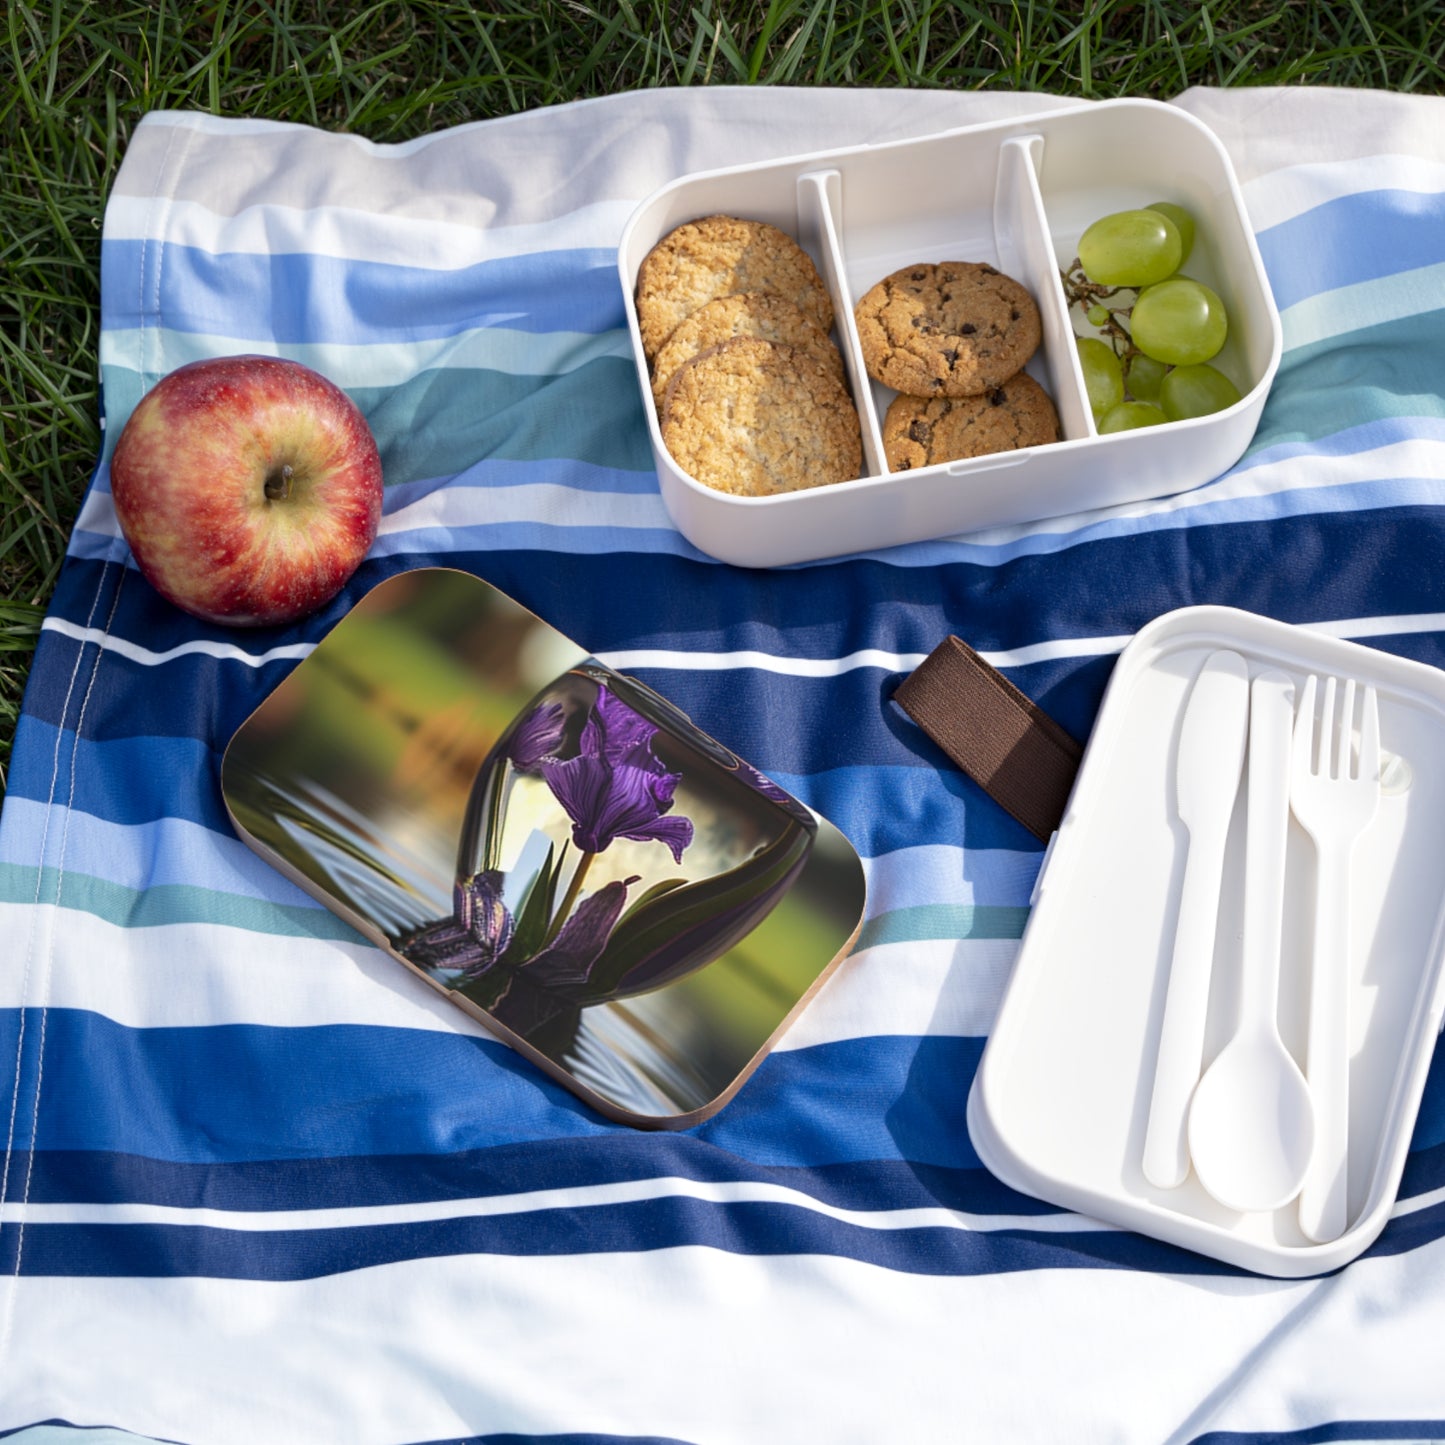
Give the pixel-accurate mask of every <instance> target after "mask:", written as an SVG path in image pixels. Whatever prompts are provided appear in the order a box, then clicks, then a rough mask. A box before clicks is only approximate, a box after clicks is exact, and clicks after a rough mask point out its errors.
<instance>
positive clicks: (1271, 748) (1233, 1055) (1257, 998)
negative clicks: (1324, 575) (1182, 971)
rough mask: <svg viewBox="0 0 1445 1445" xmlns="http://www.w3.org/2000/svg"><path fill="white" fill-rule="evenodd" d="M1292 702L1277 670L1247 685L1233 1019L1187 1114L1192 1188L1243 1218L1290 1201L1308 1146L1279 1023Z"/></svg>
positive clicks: (1299, 1086)
mask: <svg viewBox="0 0 1445 1445" xmlns="http://www.w3.org/2000/svg"><path fill="white" fill-rule="evenodd" d="M1293 703H1294V684H1293V683H1292V682H1291V681H1290V679H1289V678H1288V677H1286V676H1285V675H1284V673H1282V672H1274V671H1268V672H1262V673H1261V674H1260V675H1259V676H1258V677H1256V678H1255V680H1254V682H1253V684H1252V686H1251V688H1250V697H1249V813H1248V817H1247V819H1246V824H1245V865H1246V866H1245V884H1244V940H1243V949H1242V956H1241V968H1240V975H1241V976H1240V989H1239V1013H1238V1017H1237V1019H1236V1022H1235V1029H1234V1033H1233V1036H1232V1037H1231V1038H1230V1040H1229V1042H1228V1043H1226V1044H1225V1046H1224V1048H1223V1049H1221V1050H1220V1053H1219V1056H1218V1057H1217V1058H1216V1059H1215V1060H1214V1062H1213V1063H1212V1064H1211V1065H1210V1066H1209V1068H1208V1070H1206V1072H1205V1074H1204V1077H1203V1078H1202V1079H1200V1081H1199V1086H1198V1087H1197V1088H1196V1089H1195V1091H1194V1099H1193V1101H1192V1103H1191V1104H1190V1107H1189V1152H1190V1155H1191V1157H1192V1158H1193V1160H1194V1172H1195V1173H1196V1174H1197V1175H1198V1176H1199V1182H1200V1183H1201V1184H1203V1185H1204V1187H1205V1188H1206V1189H1207V1190H1208V1191H1209V1192H1210V1194H1212V1195H1213V1196H1214V1197H1215V1198H1216V1199H1217V1200H1218V1201H1219V1202H1220V1203H1221V1204H1223V1205H1225V1206H1226V1207H1227V1208H1229V1209H1237V1210H1240V1211H1244V1212H1248V1211H1254V1210H1261V1211H1263V1210H1272V1209H1278V1208H1280V1207H1281V1206H1282V1205H1285V1204H1288V1203H1289V1201H1290V1200H1291V1199H1293V1198H1294V1197H1295V1195H1296V1194H1298V1193H1299V1190H1300V1185H1301V1184H1302V1183H1303V1182H1304V1177H1305V1171H1306V1170H1307V1169H1308V1168H1309V1162H1310V1152H1311V1150H1312V1149H1313V1148H1314V1134H1315V1121H1314V1106H1313V1104H1312V1102H1311V1100H1310V1091H1309V1086H1308V1085H1307V1084H1306V1083H1305V1079H1304V1075H1303V1074H1302V1073H1301V1072H1300V1070H1299V1066H1298V1065H1297V1064H1296V1063H1295V1061H1294V1059H1293V1057H1291V1055H1290V1052H1289V1050H1288V1049H1287V1048H1285V1046H1284V1041H1283V1040H1282V1039H1281V1038H1280V1036H1279V1024H1278V1020H1277V1017H1276V1015H1277V1010H1278V1005H1279V959H1280V930H1281V925H1282V923H1283V918H1284V859H1285V843H1286V839H1287V836H1288V829H1289V752H1290V734H1291V731H1292V728H1293V724H1294V709H1293Z"/></svg>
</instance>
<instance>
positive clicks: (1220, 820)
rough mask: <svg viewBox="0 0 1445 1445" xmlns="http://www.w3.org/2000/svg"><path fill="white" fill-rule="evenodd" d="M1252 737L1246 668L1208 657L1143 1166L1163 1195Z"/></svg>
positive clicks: (1196, 716)
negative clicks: (1241, 778) (1246, 747)
mask: <svg viewBox="0 0 1445 1445" xmlns="http://www.w3.org/2000/svg"><path fill="white" fill-rule="evenodd" d="M1248 729H1249V665H1248V664H1247V663H1246V662H1245V660H1244V659H1243V658H1242V657H1241V656H1240V655H1239V654H1238V653H1237V652H1214V653H1211V654H1210V655H1209V656H1208V657H1207V658H1206V659H1205V661H1204V666H1203V667H1201V668H1200V669H1199V675H1198V677H1196V678H1195V679H1194V686H1193V687H1192V688H1191V689H1190V692H1189V701H1188V703H1187V704H1186V706H1185V709H1184V721H1183V722H1182V723H1181V724H1180V728H1179V753H1178V757H1177V761H1176V763H1175V769H1174V772H1175V793H1176V796H1177V801H1178V812H1179V818H1180V821H1181V822H1183V824H1184V826H1185V827H1186V828H1187V829H1188V830H1189V852H1188V854H1187V855H1186V858H1185V863H1184V882H1183V885H1182V886H1181V888H1180V890H1179V919H1178V922H1177V923H1176V925H1175V930H1174V957H1173V959H1172V960H1171V962H1170V965H1169V986H1168V989H1167V991H1166V993H1165V995H1164V1018H1163V1021H1162V1023H1161V1024H1160V1027H1159V1054H1158V1058H1157V1060H1156V1062H1155V1065H1154V1094H1153V1097H1152V1099H1151V1100H1150V1104H1149V1127H1148V1129H1147V1130H1146V1132H1145V1135H1144V1158H1143V1167H1144V1177H1145V1178H1146V1179H1147V1180H1148V1181H1149V1182H1150V1183H1151V1184H1157V1185H1158V1186H1159V1187H1160V1188H1161V1189H1173V1188H1175V1187H1177V1186H1178V1185H1180V1184H1183V1183H1184V1181H1185V1179H1186V1178H1187V1177H1188V1175H1189V1144H1188V1139H1187V1138H1186V1135H1185V1125H1186V1123H1187V1121H1188V1118H1189V1096H1190V1095H1191V1094H1192V1093H1193V1092H1194V1086H1195V1085H1196V1084H1197V1083H1198V1082H1199V1064H1200V1061H1201V1059H1202V1058H1203V1056H1204V1021H1205V1017H1206V1015H1207V1014H1208V1011H1209V975H1210V972H1211V970H1212V969H1213V966H1214V934H1215V925H1216V923H1217V921H1218V917H1219V889H1220V883H1221V880H1222V878H1223V876H1224V840H1225V837H1226V835H1227V834H1228V832H1229V819H1230V815H1231V814H1232V813H1233V812H1234V799H1235V796H1236V794H1237V793H1238V792H1239V774H1240V770H1241V768H1242V767H1243V766H1244V745H1245V740H1246V738H1247V737H1248Z"/></svg>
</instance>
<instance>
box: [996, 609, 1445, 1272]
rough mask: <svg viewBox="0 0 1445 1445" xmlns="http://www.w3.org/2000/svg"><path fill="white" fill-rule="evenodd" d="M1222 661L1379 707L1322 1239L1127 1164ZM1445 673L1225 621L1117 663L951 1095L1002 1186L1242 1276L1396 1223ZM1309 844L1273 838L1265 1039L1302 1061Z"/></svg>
mask: <svg viewBox="0 0 1445 1445" xmlns="http://www.w3.org/2000/svg"><path fill="white" fill-rule="evenodd" d="M1220 648H1227V649H1230V650H1232V651H1235V652H1238V653H1239V654H1241V655H1242V656H1243V657H1244V658H1245V659H1246V661H1247V662H1248V664H1249V667H1250V671H1251V674H1253V675H1258V674H1259V673H1261V672H1263V671H1266V670H1268V669H1272V668H1277V669H1279V670H1281V671H1283V672H1284V673H1286V674H1287V675H1288V676H1289V677H1290V678H1291V679H1292V680H1293V681H1294V683H1295V685H1296V694H1297V695H1298V693H1299V691H1300V689H1301V688H1302V685H1303V681H1304V679H1305V678H1306V677H1307V676H1309V675H1310V674H1311V673H1317V674H1321V675H1334V676H1337V677H1341V678H1351V677H1353V678H1354V679H1356V681H1357V682H1359V683H1364V684H1369V685H1372V686H1374V687H1375V688H1376V689H1377V692H1378V695H1379V716H1380V737H1381V744H1382V746H1383V748H1384V749H1385V750H1386V751H1387V752H1388V753H1389V754H1390V755H1392V756H1394V757H1396V758H1398V759H1399V760H1400V762H1401V764H1402V766H1401V768H1400V769H1399V771H1400V773H1401V775H1402V776H1403V777H1405V778H1406V779H1407V780H1408V786H1405V787H1402V788H1400V789H1398V790H1394V791H1392V790H1391V789H1389V788H1387V789H1386V790H1385V793H1384V796H1382V797H1381V799H1380V805H1379V809H1378V811H1377V813H1376V815H1375V817H1374V820H1373V822H1372V823H1371V824H1370V826H1369V830H1368V833H1367V835H1365V836H1364V837H1363V838H1362V839H1361V843H1360V846H1359V847H1358V848H1357V849H1356V850H1355V855H1354V867H1353V871H1352V876H1351V902H1352V914H1351V926H1350V938H1349V940H1348V944H1349V947H1348V950H1347V952H1348V977H1347V980H1346V987H1347V989H1348V992H1349V1016H1350V1020H1351V1026H1350V1027H1351V1033H1350V1053H1351V1059H1350V1122H1349V1179H1348V1209H1347V1218H1348V1224H1347V1226H1346V1229H1345V1231H1344V1233H1342V1234H1341V1235H1340V1236H1339V1237H1338V1238H1336V1239H1333V1240H1331V1241H1329V1242H1327V1243H1315V1242H1314V1241H1312V1240H1311V1239H1310V1238H1309V1237H1308V1236H1307V1235H1306V1234H1305V1233H1304V1231H1303V1230H1302V1229H1301V1227H1300V1224H1299V1217H1298V1208H1297V1204H1296V1203H1295V1202H1291V1203H1289V1204H1286V1205H1284V1206H1282V1207H1281V1208H1279V1209H1277V1210H1273V1211H1266V1212H1259V1213H1238V1212H1234V1211H1231V1210H1229V1209H1227V1208H1226V1207H1225V1206H1223V1205H1221V1204H1220V1203H1218V1201H1216V1200H1214V1199H1212V1198H1211V1197H1210V1196H1209V1195H1208V1193H1207V1192H1206V1191H1205V1190H1204V1188H1203V1187H1202V1185H1201V1184H1200V1183H1199V1181H1198V1179H1197V1177H1196V1176H1195V1175H1194V1174H1192V1173H1191V1174H1190V1175H1189V1176H1188V1177H1187V1178H1186V1179H1185V1181H1184V1182H1183V1183H1182V1184H1180V1185H1178V1186H1177V1187H1172V1188H1170V1187H1160V1186H1158V1185H1156V1184H1153V1183H1151V1182H1150V1181H1149V1180H1148V1179H1147V1178H1146V1177H1145V1174H1144V1171H1143V1147H1144V1139H1145V1134H1146V1129H1147V1119H1148V1112H1149V1105H1150V1098H1151V1094H1152V1088H1153V1080H1154V1075H1155V1066H1156V1062H1157V1054H1158V1047H1159V1036H1160V1030H1161V1023H1162V1016H1163V1011H1164V999H1165V996H1166V992H1167V983H1168V968H1169V964H1170V956H1171V948H1170V940H1171V939H1172V937H1173V931H1174V927H1175V924H1176V922H1177V912H1178V907H1179V895H1180V889H1181V886H1182V878H1183V871H1184V862H1185V857H1186V851H1187V842H1188V839H1187V831H1186V830H1185V828H1184V827H1183V824H1182V823H1181V821H1180V820H1179V818H1178V816H1177V811H1176V807H1175V791H1174V790H1175V783H1174V768H1175V764H1176V759H1177V750H1178V746H1179V733H1180V723H1181V719H1182V716H1183V712H1184V707H1185V703H1186V700H1187V697H1188V692H1189V687H1190V685H1191V683H1192V681H1193V679H1194V678H1195V676H1196V675H1197V674H1198V672H1199V669H1200V667H1201V666H1202V665H1203V661H1204V659H1205V658H1206V657H1207V656H1208V655H1209V654H1210V653H1212V652H1213V651H1215V650H1216V649H1220ZM1442 759H1445V672H1441V671H1439V670H1438V669H1435V668H1432V667H1427V666H1425V665H1424V664H1422V663H1418V662H1413V661H1410V660H1408V659H1405V658H1400V657H1394V656H1391V655H1390V654H1388V653H1384V652H1380V651H1377V650H1376V649H1374V648H1369V647H1363V646H1360V645H1359V644H1357V643H1352V642H1346V641H1343V640H1341V639H1338V638H1332V637H1327V636H1325V635H1323V634H1321V633H1317V632H1313V631H1310V630H1308V629H1305V628H1299V627H1292V626H1290V625H1288V624H1285V623H1281V622H1275V621H1272V620H1270V619H1267V618H1263V617H1258V616H1255V615H1254V614H1252V613H1247V612H1241V611H1237V610H1234V609H1231V608H1222V607H1194V608H1184V609H1180V610H1178V611H1175V612H1171V613H1167V614H1165V615H1164V616H1163V617H1160V618H1158V619H1156V620H1155V621H1154V622H1152V623H1150V624H1149V625H1148V626H1147V627H1145V628H1144V629H1143V630H1142V631H1141V632H1140V633H1139V634H1138V635H1137V636H1136V637H1135V639H1134V640H1133V641H1132V642H1131V643H1130V644H1129V646H1128V647H1127V648H1125V650H1124V652H1123V653H1122V654H1121V655H1120V658H1119V661H1118V663H1117V664H1116V666H1115V669H1114V672H1113V674H1112V676H1111V679H1110V682H1109V687H1108V690H1107V692H1106V693H1105V697H1104V702H1103V706H1102V708H1101V710H1100V713H1099V717H1098V720H1097V722H1096V723H1095V726H1094V729H1093V732H1092V733H1091V735H1090V738H1089V743H1088V747H1087V749H1086V751H1085V755H1084V760H1083V764H1082V766H1081V768H1080V771H1079V775H1078V778H1077V780H1076V782H1075V785H1074V789H1073V793H1072V795H1071V797H1070V800H1069V805H1068V808H1067V810H1066V812H1065V815H1064V818H1063V820H1062V822H1061V824H1060V827H1059V831H1058V833H1057V835H1056V838H1055V841H1054V844H1053V847H1052V849H1051V851H1050V854H1049V856H1048V860H1047V863H1046V867H1045V871H1044V874H1043V875H1042V876H1041V878H1040V880H1039V884H1038V888H1037V892H1036V902H1035V905H1034V908H1033V912H1032V913H1031V915H1030V918H1029V922H1028V926H1027V928H1026V929H1025V932H1024V937H1023V941H1022V943H1021V945H1020V949H1019V955H1018V959H1017V961H1016V963H1015V965H1014V971H1013V974H1012V976H1011V978H1010V981H1009V984H1008V987H1007V989H1006V990H1005V994H1004V998H1003V1001H1002V1005H1001V1007H1000V1010H999V1014H998V1018H997V1020H996V1022H995V1025H994V1028H993V1031H992V1033H991V1034H990V1036H989V1039H988V1042H987V1044H986V1046H985V1048H984V1053H983V1057H982V1060H981V1061H980V1065H979V1070H978V1073H977V1076H976V1077H975V1080H974V1084H973V1088H972V1092H971V1093H970V1096H969V1100H968V1127H969V1133H970V1137H971V1138H972V1141H973V1144H974V1147H975V1149H976V1150H977V1151H978V1154H979V1157H980V1158H981V1159H982V1160H983V1163H984V1164H985V1166H986V1167H987V1168H988V1169H989V1170H990V1171H991V1172H993V1173H994V1174H995V1175H997V1176H998V1177H999V1178H1000V1179H1002V1180H1003V1181H1004V1182H1005V1183H1007V1184H1009V1185H1011V1186H1012V1187H1013V1188H1016V1189H1019V1190H1021V1191H1022V1192H1024V1193H1027V1194H1032V1195H1035V1196H1037V1197H1038V1198H1041V1199H1045V1200H1048V1201H1050V1202H1051V1203H1054V1204H1058V1205H1060V1206H1062V1207H1064V1208H1068V1209H1073V1210H1077V1211H1079V1212H1080V1213H1083V1214H1088V1215H1091V1216H1093V1217H1094V1218H1097V1219H1101V1220H1103V1221H1105V1222H1107V1223H1111V1224H1114V1225H1117V1226H1120V1227H1123V1228H1128V1229H1132V1230H1135V1231H1137V1232H1138V1233H1141V1234H1145V1235H1149V1236H1151V1237H1154V1238H1157V1239H1162V1240H1165V1241H1167V1242H1169V1243H1171V1244H1177V1245H1182V1246H1183V1247H1185V1248H1187V1249H1191V1250H1194V1251H1196V1252H1197V1253H1199V1254H1203V1255H1208V1256H1210V1257H1212V1258H1216V1259H1220V1260H1222V1261H1224V1262H1226V1263H1228V1264H1233V1265H1237V1266H1239V1267H1241V1268H1243V1269H1248V1270H1252V1271H1254V1272H1256V1273H1259V1274H1265V1275H1273V1276H1277V1277H1281V1278H1303V1277H1307V1276H1310V1275H1315V1274H1322V1273H1325V1272H1328V1271H1330V1270H1333V1269H1337V1268H1339V1267H1340V1266H1341V1265H1344V1264H1347V1263H1348V1262H1349V1261H1350V1260H1352V1259H1354V1258H1355V1257H1356V1256H1357V1255H1359V1254H1360V1253H1361V1252H1362V1251H1363V1250H1365V1249H1367V1248H1368V1247H1369V1245H1370V1244H1371V1243H1372V1242H1373V1241H1374V1240H1375V1239H1376V1238H1378V1236H1379V1234H1380V1231H1381V1230H1382V1229H1383V1228H1384V1227H1385V1224H1386V1222H1387V1221H1388V1219H1389V1217H1390V1213H1391V1210H1392V1209H1393V1208H1394V1205H1395V1200H1396V1194H1397V1192H1398V1190H1399V1185H1400V1177H1401V1173H1402V1171H1403V1169H1404V1165H1405V1157H1406V1154H1407V1152H1408V1150H1409V1143H1410V1134H1411V1131H1412V1129H1413V1127H1414V1123H1415V1118H1416V1115H1417V1114H1418V1112H1419V1107H1420V1099H1421V1095H1422V1093H1423V1091H1424V1087H1425V1078H1426V1073H1427V1071H1428V1069H1429V1065H1430V1059H1431V1056H1432V1054H1433V1051H1434V1048H1435V1044H1436V1038H1437V1034H1438V1031H1439V1028H1440V1022H1441V1015H1442V1010H1445V767H1442V766H1441V761H1442ZM1248 794H1249V789H1248V783H1247V781H1246V783H1245V786H1244V787H1243V788H1242V789H1241V791H1240V796H1239V799H1238V801H1237V803H1236V808H1235V814H1234V818H1233V820H1232V823H1231V829H1230V833H1229V837H1228V842H1227V846H1226V866H1225V876H1224V881H1223V886H1222V890H1221V894H1220V904H1219V919H1218V928H1217V933H1216V939H1217V942H1216V948H1215V953H1214V959H1213V977H1212V980H1211V985H1210V1003H1209V1015H1208V1019H1207V1023H1206V1030H1205V1046H1204V1055H1203V1059H1202V1063H1201V1067H1202V1069H1203V1068H1207V1067H1208V1065H1209V1063H1210V1062H1211V1061H1212V1060H1213V1058H1214V1057H1215V1056H1217V1054H1218V1053H1219V1051H1220V1049H1221V1048H1222V1047H1223V1045H1224V1042H1225V1040H1226V1038H1227V1036H1228V1034H1229V1032H1230V1027H1231V1024H1232V1021H1233V1017H1234V1011H1235V1007H1236V1003H1237V992H1238V978H1237V974H1236V972H1235V970H1236V968H1237V965H1238V948H1237V941H1238V935H1239V931H1240V925H1241V920H1242V905H1243V895H1244V847H1243V843H1244V832H1245V829H1244V823H1245V820H1246V817H1247V811H1248ZM1315 866H1316V865H1315V859H1314V854H1313V845H1312V843H1311V841H1310V839H1309V837H1308V835H1307V834H1306V833H1305V832H1304V830H1303V829H1302V828H1300V827H1299V826H1298V824H1296V823H1291V825H1290V830H1289V839H1288V855H1287V860H1286V873H1285V880H1286V882H1285V890H1286V891H1285V903H1284V922H1283V950H1282V955H1281V982H1280V988H1279V1025H1280V1031H1281V1034H1282V1036H1283V1038H1284V1040H1285V1043H1286V1045H1287V1046H1288V1047H1289V1048H1290V1050H1291V1052H1292V1053H1293V1054H1294V1055H1295V1057H1296V1059H1302V1058H1303V1057H1304V1046H1305V1040H1306V1033H1307V1023H1308V979H1309V975H1310V961H1311V939H1310V931H1311V928H1312V926H1313V924H1312V920H1313V891H1312V888H1313V881H1314V869H1315Z"/></svg>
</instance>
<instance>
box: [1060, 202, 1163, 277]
mask: <svg viewBox="0 0 1445 1445" xmlns="http://www.w3.org/2000/svg"><path fill="white" fill-rule="evenodd" d="M1183 254H1184V244H1183V242H1182V241H1181V240H1180V238H1179V231H1178V229H1177V228H1176V227H1175V225H1174V222H1173V221H1171V220H1170V219H1169V217H1168V216H1165V215H1163V214H1162V213H1161V212H1159V211H1116V212H1114V214H1113V215H1111V216H1102V217H1100V219H1099V220H1097V221H1095V222H1094V224H1093V225H1092V226H1090V227H1089V229H1088V230H1087V231H1085V232H1084V234H1083V235H1082V236H1080V237H1079V264H1080V265H1081V266H1082V267H1083V268H1084V274H1085V275H1086V276H1087V277H1088V278H1089V280H1090V281H1095V282H1097V283H1098V284H1099V285H1100V286H1149V285H1152V284H1153V283H1154V282H1155V281H1162V280H1164V278H1165V277H1166V276H1172V275H1173V274H1174V273H1175V272H1176V271H1177V270H1178V269H1179V258H1180V257H1181V256H1182V255H1183Z"/></svg>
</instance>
